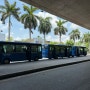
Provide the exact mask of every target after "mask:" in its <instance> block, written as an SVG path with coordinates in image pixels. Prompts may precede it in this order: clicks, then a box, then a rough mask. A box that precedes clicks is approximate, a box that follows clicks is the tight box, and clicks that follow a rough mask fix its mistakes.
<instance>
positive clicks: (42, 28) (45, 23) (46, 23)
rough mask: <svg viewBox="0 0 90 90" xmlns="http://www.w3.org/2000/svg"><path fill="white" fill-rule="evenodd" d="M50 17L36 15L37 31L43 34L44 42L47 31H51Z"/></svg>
mask: <svg viewBox="0 0 90 90" xmlns="http://www.w3.org/2000/svg"><path fill="white" fill-rule="evenodd" d="M50 19H52V18H51V17H46V18H42V17H38V20H39V21H40V25H39V27H38V31H39V32H40V33H41V34H43V35H44V42H45V36H46V35H47V34H48V33H49V32H51V28H52V25H51V23H50Z"/></svg>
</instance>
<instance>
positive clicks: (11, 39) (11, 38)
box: [6, 37, 14, 41]
mask: <svg viewBox="0 0 90 90" xmlns="http://www.w3.org/2000/svg"><path fill="white" fill-rule="evenodd" d="M6 41H9V40H8V38H6ZM10 41H14V38H13V37H10Z"/></svg>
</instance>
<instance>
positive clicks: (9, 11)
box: [0, 0, 20, 41]
mask: <svg viewBox="0 0 90 90" xmlns="http://www.w3.org/2000/svg"><path fill="white" fill-rule="evenodd" d="M19 10H20V8H16V2H14V3H13V4H10V3H9V2H8V1H7V0H5V6H3V5H0V13H1V21H2V22H3V24H5V20H6V19H7V18H8V40H9V41H10V31H11V16H13V17H14V18H16V19H17V20H19V14H20V12H18V11H19Z"/></svg>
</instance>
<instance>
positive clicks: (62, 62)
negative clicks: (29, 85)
mask: <svg viewBox="0 0 90 90" xmlns="http://www.w3.org/2000/svg"><path fill="white" fill-rule="evenodd" d="M86 61H90V55H87V56H82V57H74V58H64V59H52V60H40V61H36V62H23V63H11V64H8V65H0V80H3V79H7V78H11V77H16V76H21V75H25V74H30V73H35V72H39V71H43V70H48V69H53V68H57V67H62V66H67V65H72V64H77V63H81V62H86Z"/></svg>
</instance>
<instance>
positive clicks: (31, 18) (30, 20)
mask: <svg viewBox="0 0 90 90" xmlns="http://www.w3.org/2000/svg"><path fill="white" fill-rule="evenodd" d="M23 9H24V11H25V12H26V13H25V14H23V15H21V17H20V21H21V22H22V23H23V24H24V28H25V29H26V28H28V29H29V36H30V40H31V33H32V34H33V31H32V30H31V29H36V27H37V19H36V18H37V16H36V15H34V14H33V13H34V12H35V11H36V10H38V9H37V8H36V7H33V6H30V7H28V6H26V5H24V6H23Z"/></svg>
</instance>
